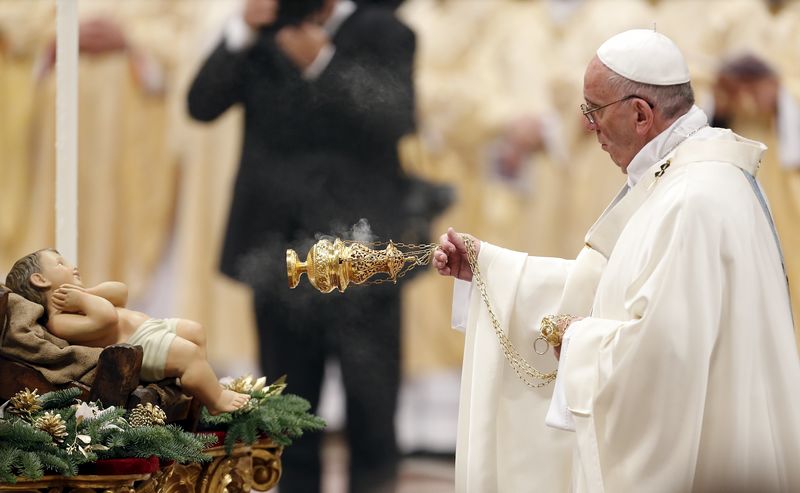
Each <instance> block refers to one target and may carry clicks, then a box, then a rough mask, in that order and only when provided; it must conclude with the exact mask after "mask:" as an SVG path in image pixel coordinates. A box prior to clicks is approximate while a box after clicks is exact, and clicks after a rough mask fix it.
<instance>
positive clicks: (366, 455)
mask: <svg viewBox="0 0 800 493" xmlns="http://www.w3.org/2000/svg"><path fill="white" fill-rule="evenodd" d="M414 50H415V38H414V34H413V33H412V32H411V30H409V29H408V28H407V27H406V26H404V25H403V24H401V23H400V22H399V21H398V20H397V19H396V18H395V17H394V15H393V13H392V11H391V10H390V9H384V8H379V7H371V6H357V5H356V4H355V3H354V2H352V1H351V0H283V1H281V2H280V3H279V2H278V1H277V0H248V1H247V3H246V7H245V10H244V14H243V16H242V17H240V18H238V19H233V20H232V21H231V22H230V23H229V25H228V28H227V29H226V35H225V38H224V39H223V40H222V42H221V43H220V44H219V45H218V46H217V47H216V49H215V50H214V51H213V52H212V53H211V54H210V56H209V57H208V59H207V60H206V61H205V63H204V65H203V66H202V67H201V69H200V71H199V73H198V74H197V76H196V78H195V80H194V82H193V84H192V86H191V89H190V91H189V95H188V107H189V112H190V114H191V115H192V117H193V118H195V119H197V120H202V121H211V120H214V119H215V118H217V117H218V116H219V115H221V114H222V113H223V112H225V111H226V110H227V109H228V108H229V107H231V106H232V105H235V104H241V105H243V107H244V111H245V128H244V142H243V146H242V155H241V162H240V166H239V170H238V175H237V178H236V182H235V185H234V192H233V202H232V205H231V209H230V213H229V214H230V215H229V219H228V226H227V232H226V236H225V241H224V246H223V253H222V260H221V270H222V272H223V273H225V274H226V275H228V276H230V277H232V278H234V279H237V280H239V281H242V282H245V283H247V284H248V285H250V286H251V287H252V289H253V293H254V303H255V312H256V320H257V323H258V328H259V339H260V354H261V365H262V370H263V371H264V373H265V374H266V375H267V376H268V377H269V378H275V377H278V376H280V375H282V374H287V375H288V382H289V384H290V388H291V390H292V391H293V393H296V394H298V395H301V396H302V397H305V398H307V399H308V400H309V401H310V402H311V404H312V408H313V409H312V410H316V408H317V405H318V402H319V394H320V387H321V383H322V377H323V373H324V371H323V370H324V365H325V361H326V359H327V358H329V357H335V358H337V359H338V360H339V362H340V364H341V370H342V380H343V383H344V386H345V390H346V398H345V400H346V406H347V410H346V417H347V439H348V442H349V446H350V491H353V492H366V491H369V492H373V491H391V490H393V489H394V481H395V477H396V472H397V461H398V452H397V447H396V441H395V431H394V414H395V408H396V403H397V391H398V386H399V368H400V365H399V362H400V354H399V353H400V349H399V347H400V291H399V289H398V288H397V286H392V285H385V284H384V285H378V286H370V287H368V288H360V289H351V290H348V292H347V293H345V294H340V293H331V294H326V295H323V294H321V293H319V292H316V291H315V290H314V289H313V288H312V287H310V285H309V284H308V283H301V285H300V286H299V287H298V288H297V289H295V290H292V291H289V289H288V287H287V278H286V265H285V262H284V260H285V251H286V249H287V248H293V249H295V250H296V251H298V252H306V251H308V248H309V247H310V246H311V245H312V244H313V243H314V242H315V241H316V240H317V239H318V235H320V234H326V235H327V234H332V235H336V236H340V237H341V236H344V237H346V238H350V239H359V240H369V239H376V240H377V239H381V240H385V239H388V238H393V239H395V240H400V241H403V239H404V238H403V237H402V235H403V232H404V231H403V230H404V228H405V227H406V225H407V224H408V221H407V220H406V218H405V217H404V216H405V215H406V214H405V212H404V208H403V207H402V206H403V204H404V202H405V201H407V198H408V196H409V191H410V189H411V188H412V186H413V185H412V181H411V180H410V179H408V178H406V177H404V176H403V174H402V172H401V169H400V164H399V160H398V156H397V143H398V140H399V139H400V137H401V136H402V135H404V134H406V133H409V132H412V131H413V130H414V93H413V85H412V66H413V57H414ZM361 218H365V219H366V220H367V221H368V222H367V223H365V222H364V221H363V220H362V221H361V223H360V224H361V226H363V228H361V230H360V231H359V228H356V230H355V231H352V232H350V233H349V234H348V229H349V228H350V226H351V225H353V224H354V223H357V222H358V221H359V220H360V219H361ZM365 232H366V233H369V234H371V235H372V236H371V237H365V236H360V237H359V236H358V234H359V233H365ZM354 235H355V236H354ZM301 254H302V253H301ZM320 440H321V435H320V434H315V435H306V436H304V437H303V438H302V439H300V440H299V441H298V442H297V443H295V444H293V445H292V446H291V447H289V448H288V449H287V450H286V452H285V454H284V456H283V462H284V475H283V477H282V478H281V484H280V489H281V492H282V493H287V492H288V493H291V492H295V491H297V492H304V493H305V492H313V491H318V490H319V483H320V469H321V466H320V458H319V448H320Z"/></svg>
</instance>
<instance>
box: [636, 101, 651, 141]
mask: <svg viewBox="0 0 800 493" xmlns="http://www.w3.org/2000/svg"><path fill="white" fill-rule="evenodd" d="M633 104H634V108H635V109H636V127H637V129H638V130H639V131H640V132H641V133H643V134H645V133H647V132H648V131H650V128H651V127H652V126H653V124H654V123H655V113H654V112H653V108H651V107H650V105H649V104H647V103H646V102H644V101H642V100H639V99H637V100H635V101H634V103H633Z"/></svg>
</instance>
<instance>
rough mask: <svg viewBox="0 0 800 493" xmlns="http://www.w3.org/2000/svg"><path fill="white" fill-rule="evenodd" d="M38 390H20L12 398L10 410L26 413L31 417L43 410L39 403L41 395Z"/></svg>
mask: <svg viewBox="0 0 800 493" xmlns="http://www.w3.org/2000/svg"><path fill="white" fill-rule="evenodd" d="M37 392H38V391H37V390H36V389H34V390H32V391H31V390H29V389H28V388H27V387H26V388H25V390H20V391H19V392H17V393H16V394H14V396H13V397H12V398H11V402H10V403H9V409H8V411H9V412H10V413H12V414H16V415H20V416H22V415H25V416H28V417H29V418H30V416H31V415H33V414H35V413H37V412H39V411H41V409H42V406H41V404H39V396H38V395H37Z"/></svg>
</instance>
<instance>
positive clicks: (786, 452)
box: [457, 133, 800, 492]
mask: <svg viewBox="0 0 800 493" xmlns="http://www.w3.org/2000/svg"><path fill="white" fill-rule="evenodd" d="M719 135H720V137H719V138H726V139H729V137H724V135H731V134H729V133H728V134H724V133H723V134H719ZM695 142H697V141H695ZM701 144H703V146H704V147H702V148H699V147H693V148H691V149H692V152H691V153H689V152H688V151H687V153H688V154H690V156H691V154H692V153H699V152H700V151H701V150H702V149H707V144H705V143H702V141H701ZM733 144H734V147H735V146H739V147H736V148H737V149H739V148H741V149H742V151H741V153H742V154H741V155H742V157H737V158H736V159H735V160H739V161H741V162H744V163H745V164H746V165H745V166H744V167H745V168H746V169H749V170H750V171H751V172H752V171H754V170H755V168H756V163H757V161H758V159H759V158H760V155H759V154H760V152H755V151H758V147H754V146H753V145H752V144H748V143H745V144H739V143H738V142H733ZM684 146H686V144H684ZM686 148H687V149H688V147H686ZM698 149H699V150H698ZM712 149H713V152H712V155H719V156H720V158H719V160H711V161H709V160H708V157H700V156H698V157H697V160H695V161H692V162H688V161H687V163H688V164H685V165H683V166H677V165H676V166H674V167H673V169H668V170H667V172H666V173H665V174H664V175H663V177H661V178H658V179H656V178H655V177H654V174H653V171H657V170H658V169H659V166H658V164H656V165H655V166H653V167H652V168H651V170H650V172H649V173H648V175H645V176H646V177H647V176H649V181H647V182H640V183H639V184H638V185H637V187H635V188H634V189H633V190H632V192H629V193H628V194H627V195H626V198H624V199H623V200H621V201H620V202H618V203H617V204H615V206H613V207H612V208H611V209H610V210H609V211H608V212H607V213H606V214H605V215H604V216H603V218H601V220H599V221H598V223H597V224H596V225H595V227H594V228H593V229H592V230H591V231H590V234H589V236H588V237H587V242H588V243H589V244H594V245H596V248H598V249H599V250H598V251H599V252H601V253H603V255H605V256H607V258H608V263H607V265H606V266H605V269H604V270H602V273H601V274H600V275H599V276H600V277H599V284H597V291H596V293H595V296H594V301H593V304H592V308H591V312H590V314H589V313H581V310H584V309H586V308H585V306H584V305H585V303H583V302H581V303H578V304H573V305H572V306H571V307H570V306H569V305H568V302H569V301H570V300H569V299H562V295H563V298H567V297H568V295H571V289H574V288H567V286H570V284H572V283H570V282H568V279H580V278H581V276H580V275H578V271H577V270H576V269H579V268H583V267H582V266H581V263H577V262H572V261H563V260H558V259H543V258H538V257H527V258H526V256H525V255H524V254H519V253H516V252H512V251H508V250H503V249H499V248H497V247H493V246H491V245H485V248H482V249H481V254H480V258H479V262H480V266H481V270H482V271H483V273H484V276H485V278H486V281H487V285H488V286H490V293H491V298H492V302H493V304H494V307H495V309H496V310H497V312H498V313H499V318H500V321H501V325H502V326H503V327H504V328H505V330H507V333H508V335H509V337H510V338H511V339H512V341H514V343H515V345H516V346H517V348H522V349H521V351H522V353H523V355H524V356H525V357H526V359H528V360H529V361H530V362H531V364H533V366H536V367H537V368H539V369H541V370H547V369H549V368H548V366H547V361H546V360H542V359H541V357H538V356H534V355H533V354H531V351H530V348H531V343H532V340H533V338H534V337H535V334H534V331H535V327H536V326H537V324H538V321H539V320H540V319H541V318H542V316H544V315H546V314H550V313H554V312H560V311H563V310H564V308H563V307H568V311H570V312H573V313H575V312H577V313H575V314H578V315H589V316H587V317H586V318H584V319H583V320H581V321H579V322H576V323H575V325H574V326H573V327H572V328H570V344H569V347H568V350H567V352H566V353H565V354H563V355H562V361H561V363H560V367H559V371H560V373H559V377H558V379H559V384H560V385H562V386H563V387H564V392H565V395H566V403H567V409H568V411H569V412H570V413H571V415H572V417H573V419H574V421H575V424H576V427H577V431H576V432H575V433H574V434H573V433H571V432H567V431H556V434H555V435H551V433H552V432H554V431H555V430H552V429H546V428H545V427H544V426H543V425H542V422H543V419H544V417H543V408H544V407H545V406H546V404H547V402H548V401H549V399H550V396H548V395H547V393H546V392H542V391H541V390H539V391H532V390H530V389H527V388H525V386H524V385H523V384H522V383H521V382H519V381H518V380H517V379H516V375H514V373H513V371H512V370H511V369H510V368H509V367H508V365H507V363H506V362H505V361H504V360H503V357H502V354H501V352H500V350H499V347H498V343H497V341H496V339H495V336H494V334H493V328H492V326H491V324H490V323H489V322H488V317H487V316H486V314H485V308H484V307H483V306H482V300H481V299H480V297H479V295H478V294H477V293H475V292H477V290H476V289H473V291H475V292H474V293H473V296H472V300H471V303H470V312H469V326H468V332H467V349H466V354H465V363H464V374H463V381H462V401H461V406H462V410H461V414H460V416H459V420H460V422H459V449H458V455H457V489H458V491H519V490H520V489H522V490H524V489H525V488H524V487H522V486H520V485H522V484H528V485H531V484H537V483H538V484H541V485H542V488H544V489H545V490H547V491H566V490H568V489H569V486H565V485H567V484H572V488H573V490H574V491H589V492H598V491H653V492H662V491H663V492H677V491H756V490H757V491H793V490H795V489H797V488H798V487H800V473H798V471H797V470H796V468H795V467H793V464H796V463H797V461H798V460H800V397H798V396H797V394H796V392H794V389H793V386H794V382H796V381H797V380H798V378H800V360H798V354H797V350H796V347H795V345H794V334H793V331H792V326H791V316H790V310H789V300H788V296H787V292H786V283H785V279H784V276H783V269H782V266H781V263H780V257H779V255H778V249H777V245H776V244H775V240H774V237H773V234H772V232H771V229H770V226H769V222H768V220H767V218H766V216H765V214H764V210H763V208H762V207H761V204H760V203H759V201H758V198H757V197H756V195H755V194H754V193H753V189H752V188H751V186H750V183H749V182H748V180H747V179H746V178H745V176H744V175H743V174H742V171H741V170H740V169H738V168H737V166H734V165H732V164H730V163H729V162H728V161H727V160H726V159H727V156H726V158H725V159H723V158H722V153H721V152H718V151H717V148H712ZM754 149H755V150H754ZM681 152H682V151H681V147H678V150H677V151H676V153H677V155H680V153H681ZM704 152H705V151H704ZM737 152H738V151H737ZM748 155H749V156H754V157H749V158H748V157H747V156H748ZM676 159H677V158H676ZM681 159H683V158H681ZM698 160H699V161H698ZM723 161H724V162H723ZM640 190H645V191H646V192H647V194H649V196H647V195H645V196H644V198H643V199H642V200H643V201H642V203H641V205H640V206H638V207H635V208H632V209H631V211H630V212H629V213H627V214H628V215H627V216H626V217H629V219H628V220H627V221H623V222H622V223H620V222H619V221H617V220H616V219H615V216H613V214H616V211H617V210H618V209H619V208H621V207H629V204H630V201H629V200H628V197H636V194H637V193H638V194H641V193H642V192H640ZM632 194H633V195H632ZM608 218H611V219H608ZM609 225H610V226H609ZM614 225H617V226H615V227H619V228H620V229H621V231H618V232H617V233H614V234H610V233H608V231H610V230H609V229H608V228H610V227H611V226H614ZM617 236H618V238H617ZM592 265H594V263H592ZM573 271H575V272H573ZM590 278H591V276H587V277H586V280H585V281H583V282H586V283H587V284H589V285H590V288H593V286H594V283H592V282H589V281H590V280H591V279H590ZM517 413H518V414H517ZM521 437H522V440H520V441H519V442H518V441H517V439H519V438H521ZM525 443H527V445H524V444H525ZM570 444H571V445H572V447H573V450H574V452H575V453H574V456H573V457H570V455H569V447H570ZM481 462H483V463H484V464H485V467H484V468H483V469H480V468H478V467H477V464H479V463H481ZM570 463H572V466H573V468H572V473H571V474H570V473H569V472H568V471H570V467H569V464H570ZM520 464H526V465H527V467H520V466H519V465H520ZM553 471H559V472H564V474H565V476H563V477H562V476H560V475H558V474H553ZM565 471H567V472H565ZM543 478H547V479H546V480H545V479H543ZM548 481H549V482H548Z"/></svg>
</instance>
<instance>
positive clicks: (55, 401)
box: [39, 387, 81, 410]
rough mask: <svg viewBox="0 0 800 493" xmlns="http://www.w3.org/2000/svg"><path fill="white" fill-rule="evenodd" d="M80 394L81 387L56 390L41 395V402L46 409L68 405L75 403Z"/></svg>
mask: <svg viewBox="0 0 800 493" xmlns="http://www.w3.org/2000/svg"><path fill="white" fill-rule="evenodd" d="M79 395H81V389H79V388H77V387H70V388H68V389H64V390H55V391H53V392H48V393H46V394H43V395H41V396H39V404H40V405H41V406H42V408H43V409H44V410H48V409H53V408H56V407H67V406H70V405H72V404H74V401H75V399H76V398H77V397H78V396H79Z"/></svg>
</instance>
